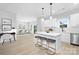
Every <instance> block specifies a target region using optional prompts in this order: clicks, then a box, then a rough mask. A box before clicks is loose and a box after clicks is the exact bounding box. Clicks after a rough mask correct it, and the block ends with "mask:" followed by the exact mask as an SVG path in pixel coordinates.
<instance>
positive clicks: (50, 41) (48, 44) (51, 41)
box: [47, 38, 56, 54]
mask: <svg viewBox="0 0 79 59" xmlns="http://www.w3.org/2000/svg"><path fill="white" fill-rule="evenodd" d="M55 42H56V41H55V40H53V39H49V38H48V39H47V46H48V51H49V49H53V50H54V51H50V52H51V53H50V52H48V51H47V53H48V54H55V53H56V44H55ZM50 43H52V44H53V43H54V44H55V47H54V48H53V47H51V46H50Z"/></svg>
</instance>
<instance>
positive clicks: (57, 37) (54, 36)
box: [35, 32, 61, 53]
mask: <svg viewBox="0 0 79 59" xmlns="http://www.w3.org/2000/svg"><path fill="white" fill-rule="evenodd" d="M35 37H43V38H46V39H47V40H49V39H51V40H55V43H54V44H55V47H54V46H53V47H54V48H55V50H56V53H59V52H60V51H61V34H60V33H56V32H51V33H46V32H37V33H36V34H35ZM52 43H53V42H52Z"/></svg>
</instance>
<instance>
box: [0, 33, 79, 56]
mask: <svg viewBox="0 0 79 59" xmlns="http://www.w3.org/2000/svg"><path fill="white" fill-rule="evenodd" d="M33 38H34V36H33V35H32V34H25V35H17V40H16V41H13V42H12V43H10V42H6V43H5V44H4V45H2V44H1V43H0V55H49V54H47V53H46V50H44V49H42V47H35V45H34V39H33ZM78 54H79V46H73V45H70V44H67V43H64V42H62V52H60V53H57V54H56V55H78Z"/></svg>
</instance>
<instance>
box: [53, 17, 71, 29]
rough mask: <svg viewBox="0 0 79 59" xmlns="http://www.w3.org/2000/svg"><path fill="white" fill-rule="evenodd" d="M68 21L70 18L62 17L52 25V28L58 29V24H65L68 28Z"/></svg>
mask: <svg viewBox="0 0 79 59" xmlns="http://www.w3.org/2000/svg"><path fill="white" fill-rule="evenodd" d="M69 21H70V17H69V16H66V17H63V18H61V19H59V20H57V22H55V23H54V27H58V28H59V27H60V22H62V23H63V24H67V27H69Z"/></svg>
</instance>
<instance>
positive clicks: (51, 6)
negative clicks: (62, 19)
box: [50, 3, 52, 19]
mask: <svg viewBox="0 0 79 59" xmlns="http://www.w3.org/2000/svg"><path fill="white" fill-rule="evenodd" d="M50 19H52V3H50Z"/></svg>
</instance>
